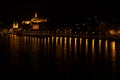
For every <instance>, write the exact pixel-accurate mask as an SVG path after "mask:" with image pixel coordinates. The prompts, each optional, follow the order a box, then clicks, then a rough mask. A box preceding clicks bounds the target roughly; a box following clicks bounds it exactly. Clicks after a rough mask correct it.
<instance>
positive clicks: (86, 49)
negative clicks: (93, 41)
mask: <svg viewBox="0 0 120 80" xmlns="http://www.w3.org/2000/svg"><path fill="white" fill-rule="evenodd" d="M85 51H86V54H87V53H88V39H86V47H85Z"/></svg>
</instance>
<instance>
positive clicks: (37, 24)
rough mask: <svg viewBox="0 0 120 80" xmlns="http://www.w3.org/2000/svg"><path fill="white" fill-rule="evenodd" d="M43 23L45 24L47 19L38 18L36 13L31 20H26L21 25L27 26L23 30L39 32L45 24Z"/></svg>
mask: <svg viewBox="0 0 120 80" xmlns="http://www.w3.org/2000/svg"><path fill="white" fill-rule="evenodd" d="M45 22H47V19H45V18H38V15H37V13H35V15H34V17H33V18H32V19H30V20H26V21H25V20H23V21H22V24H23V25H24V24H25V25H27V26H26V27H24V28H27V29H32V30H39V29H41V28H42V27H43V23H45ZM28 26H29V27H28ZM31 26H32V27H31Z"/></svg>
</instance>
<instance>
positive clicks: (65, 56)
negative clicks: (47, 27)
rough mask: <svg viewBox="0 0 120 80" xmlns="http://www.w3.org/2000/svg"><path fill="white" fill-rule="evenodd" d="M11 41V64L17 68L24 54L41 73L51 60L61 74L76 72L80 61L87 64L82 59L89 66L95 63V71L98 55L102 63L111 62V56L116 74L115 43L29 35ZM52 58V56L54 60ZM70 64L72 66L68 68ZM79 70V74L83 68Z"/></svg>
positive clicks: (25, 59) (13, 36)
mask: <svg viewBox="0 0 120 80" xmlns="http://www.w3.org/2000/svg"><path fill="white" fill-rule="evenodd" d="M9 38H10V40H9V43H10V50H11V60H12V61H11V63H12V64H14V65H18V64H21V63H19V62H18V61H20V60H22V59H20V55H22V56H24V57H25V58H23V60H24V63H27V64H28V62H27V61H29V62H30V63H32V65H33V68H35V69H36V70H37V69H39V66H40V65H39V64H40V63H42V64H48V63H49V62H48V61H52V60H51V59H52V58H54V60H55V63H54V65H56V67H57V68H56V70H57V71H58V72H60V71H61V72H62V73H64V72H66V71H67V70H68V71H71V72H72V70H74V69H73V68H75V67H76V66H77V65H75V64H74V63H76V62H77V63H76V64H80V65H82V64H84V63H82V64H81V61H79V60H82V62H85V61H84V60H87V62H88V64H92V66H94V68H95V67H96V65H97V63H98V62H97V60H98V59H97V58H96V57H97V55H98V58H99V61H100V62H101V63H102V61H103V60H104V59H105V61H107V60H108V56H109V55H110V54H111V65H112V69H113V71H112V72H114V71H115V67H116V52H117V51H116V45H115V44H116V42H115V41H109V40H102V39H99V40H96V39H88V38H87V39H83V38H72V37H54V36H52V37H45V38H37V37H28V36H22V37H18V36H16V35H10V36H9ZM97 44H98V45H97ZM22 52H23V53H22ZM109 52H110V53H109ZM103 54H104V55H105V56H104V58H103V57H102V56H103ZM28 55H29V56H28ZM50 55H52V57H51V56H50ZM54 55H55V56H54ZM90 57H91V58H90ZM42 59H46V60H45V62H46V63H45V62H44V63H43V62H42V61H40V60H42ZM47 60H48V61H47ZM63 63H64V64H63ZM85 63H86V62H85ZM65 64H66V65H65ZM68 64H69V65H72V66H68ZM49 65H52V64H49ZM84 65H85V64H84ZM47 66H48V65H47ZM66 66H67V67H66ZM73 66H74V67H73ZM87 66H88V65H87V64H86V65H85V67H87ZM106 66H107V65H106ZM107 67H109V66H107ZM82 68H83V67H82ZM77 69H78V71H79V68H77ZM85 69H86V68H85ZM93 70H94V69H93ZM57 71H56V72H57ZM103 72H104V71H103Z"/></svg>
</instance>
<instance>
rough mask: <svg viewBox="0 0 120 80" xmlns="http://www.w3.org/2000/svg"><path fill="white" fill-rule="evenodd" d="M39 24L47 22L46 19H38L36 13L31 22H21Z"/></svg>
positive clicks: (23, 22)
mask: <svg viewBox="0 0 120 80" xmlns="http://www.w3.org/2000/svg"><path fill="white" fill-rule="evenodd" d="M41 22H47V19H43V18H40V19H39V18H38V15H37V13H35V16H34V17H33V18H32V19H31V20H29V21H22V24H31V23H41Z"/></svg>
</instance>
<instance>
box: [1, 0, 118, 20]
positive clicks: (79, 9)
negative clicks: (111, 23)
mask: <svg viewBox="0 0 120 80" xmlns="http://www.w3.org/2000/svg"><path fill="white" fill-rule="evenodd" d="M68 1H69V0H63V1H62V0H55V1H52V0H38V1H35V0H34V1H25V0H21V1H12V0H11V1H5V0H4V1H3V2H1V3H0V20H1V21H12V20H23V19H28V18H32V17H33V15H34V12H35V11H36V12H38V13H39V17H48V18H54V19H61V20H62V19H78V18H80V17H82V16H95V15H100V16H119V15H120V14H119V13H118V12H119V10H120V9H119V7H120V5H119V3H118V4H117V2H112V1H109V2H107V1H102V0H101V1H99V0H95V1H92V0H80V1H79V0H78V1H76V0H71V1H69V2H68Z"/></svg>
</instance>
